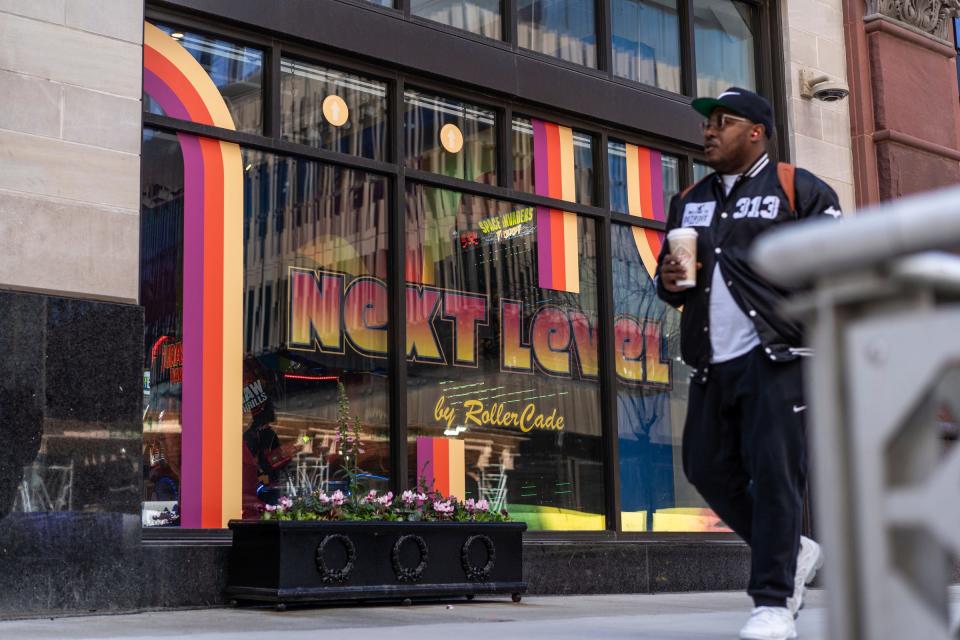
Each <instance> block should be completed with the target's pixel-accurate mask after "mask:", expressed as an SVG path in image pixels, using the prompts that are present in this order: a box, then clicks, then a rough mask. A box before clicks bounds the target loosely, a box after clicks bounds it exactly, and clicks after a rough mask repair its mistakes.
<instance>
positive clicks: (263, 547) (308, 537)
mask: <svg viewBox="0 0 960 640" xmlns="http://www.w3.org/2000/svg"><path fill="white" fill-rule="evenodd" d="M230 528H231V529H232V530H233V547H232V548H231V550H230V567H229V573H228V577H227V589H226V593H227V596H228V597H230V598H231V599H233V600H236V601H244V600H258V601H266V602H274V603H277V604H278V605H283V604H285V603H297V602H326V601H337V600H371V599H385V598H386V599H400V600H405V599H408V598H410V599H412V598H416V597H438V596H455V595H463V596H467V597H472V596H474V595H478V594H491V593H509V594H511V595H512V596H513V599H514V600H515V601H519V599H520V594H522V593H525V592H526V590H527V585H526V583H525V582H523V532H524V530H526V528H527V525H526V524H525V523H523V522H506V523H470V522H291V521H276V520H268V521H258V522H250V521H239V520H234V521H231V522H230Z"/></svg>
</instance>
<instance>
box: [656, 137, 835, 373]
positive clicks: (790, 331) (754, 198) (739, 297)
mask: <svg viewBox="0 0 960 640" xmlns="http://www.w3.org/2000/svg"><path fill="white" fill-rule="evenodd" d="M794 185H795V202H796V207H797V210H796V211H791V210H790V204H789V200H788V199H787V194H786V193H785V192H784V190H783V188H782V187H781V186H780V181H779V179H778V177H777V165H776V163H775V162H773V161H771V160H770V158H769V157H768V155H767V154H766V153H764V154H763V155H762V156H760V157H759V158H758V159H757V160H756V162H754V163H753V165H751V167H750V168H749V169H747V170H746V171H745V172H744V173H743V175H742V176H741V177H740V179H739V180H738V181H737V183H736V184H735V185H734V186H733V189H731V190H730V195H728V196H724V194H723V181H722V180H721V178H720V176H719V175H717V174H716V173H714V174H711V175H709V176H707V177H706V178H704V179H703V180H701V181H700V182H698V183H697V184H696V185H694V187H693V188H692V189H690V191H689V192H688V193H687V194H686V195H683V196H681V195H677V196H674V198H673V200H672V201H671V203H670V214H669V217H668V218H667V231H668V232H669V231H670V230H671V229H674V228H676V227H694V228H696V230H697V234H698V235H697V261H698V262H700V263H702V264H703V267H702V268H701V269H700V270H699V271H698V272H697V285H696V286H695V287H693V288H691V289H687V290H685V291H681V292H677V293H672V292H670V291H667V290H666V289H664V288H663V284H662V283H661V282H660V277H659V276H660V270H659V269H660V268H659V266H658V268H657V294H658V295H659V296H660V298H661V299H662V300H664V301H665V302H667V303H669V304H671V305H673V306H674V307H680V306H682V307H683V314H682V317H681V322H680V329H681V332H680V339H681V354H682V356H683V360H684V362H686V363H687V364H688V365H690V366H691V367H693V369H694V374H693V378H694V380H697V381H700V382H706V379H707V374H708V372H709V366H710V360H711V357H712V348H711V346H710V333H709V330H710V317H709V312H710V284H711V282H713V270H714V269H715V268H716V266H717V265H718V264H719V265H720V266H721V267H722V269H723V275H724V277H725V278H726V284H727V288H728V289H729V290H730V294H731V295H732V296H733V299H734V300H735V301H736V303H737V304H738V305H739V306H740V308H741V309H742V310H743V312H744V313H745V314H747V316H748V317H749V318H750V319H751V320H753V323H754V325H755V326H756V328H757V334H758V335H759V337H760V342H761V344H762V345H763V347H764V349H765V350H766V352H767V354H768V355H769V357H770V358H771V359H772V360H777V361H788V360H793V359H795V358H797V357H798V356H800V355H805V354H808V353H809V350H806V349H804V348H803V334H802V331H801V327H800V325H799V324H798V323H797V322H795V321H794V320H792V319H790V318H787V317H784V316H783V315H782V314H781V313H780V308H781V303H782V302H783V301H784V300H785V298H786V297H787V296H788V295H789V294H790V293H791V291H789V290H787V289H784V288H782V287H779V286H777V285H774V284H772V283H770V282H768V281H767V280H765V279H763V278H762V277H760V276H759V275H758V274H757V273H755V272H754V270H753V269H752V268H751V266H750V262H749V258H750V249H751V247H752V245H753V242H754V240H756V238H757V236H759V235H760V234H762V233H764V232H766V231H768V230H770V229H773V228H775V227H778V226H780V225H783V224H788V223H793V222H797V221H798V220H803V219H807V218H820V217H826V218H834V219H837V220H839V219H840V216H841V214H840V203H839V201H838V199H837V194H836V193H835V192H834V190H833V189H831V188H830V187H829V186H828V185H827V184H826V183H824V182H823V181H822V180H820V179H819V178H817V177H816V176H814V175H813V174H812V173H810V172H809V171H805V170H803V169H799V168H798V169H796V173H795V178H794ZM811 249H812V248H811ZM668 253H669V246H668V243H666V242H664V243H663V250H662V251H661V253H660V257H659V261H658V264H659V265H662V264H663V259H664V257H665V256H666V255H668ZM811 259H816V258H815V256H814V253H813V251H811Z"/></svg>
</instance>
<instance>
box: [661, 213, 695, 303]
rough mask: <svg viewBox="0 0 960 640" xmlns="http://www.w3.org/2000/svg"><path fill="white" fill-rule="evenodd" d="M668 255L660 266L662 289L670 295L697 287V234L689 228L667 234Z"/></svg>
mask: <svg viewBox="0 0 960 640" xmlns="http://www.w3.org/2000/svg"><path fill="white" fill-rule="evenodd" d="M667 242H669V243H670V253H669V254H668V255H667V256H666V257H665V258H664V259H663V264H662V265H661V266H660V281H661V282H662V283H663V288H664V289H666V290H667V291H670V292H672V293H677V292H680V291H683V290H685V289H690V288H691V287H695V286H696V285H697V269H698V268H699V266H700V265H699V263H698V262H697V232H696V230H695V229H691V228H689V227H680V228H678V229H674V230H672V231H671V232H670V233H668V234H667Z"/></svg>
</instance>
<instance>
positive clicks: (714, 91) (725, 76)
mask: <svg viewBox="0 0 960 640" xmlns="http://www.w3.org/2000/svg"><path fill="white" fill-rule="evenodd" d="M753 15H754V9H753V8H752V7H751V6H750V5H749V4H747V3H745V2H738V0H693V35H694V41H695V46H696V56H697V95H699V96H710V97H716V96H718V95H720V94H721V93H722V92H723V91H725V90H726V89H728V88H729V87H743V88H744V89H750V90H751V91H755V90H756V88H757V71H756V54H755V52H754V38H753V22H754V19H753Z"/></svg>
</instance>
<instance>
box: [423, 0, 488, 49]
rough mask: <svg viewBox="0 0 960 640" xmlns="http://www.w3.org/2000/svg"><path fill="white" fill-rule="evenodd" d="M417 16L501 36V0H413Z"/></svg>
mask: <svg viewBox="0 0 960 640" xmlns="http://www.w3.org/2000/svg"><path fill="white" fill-rule="evenodd" d="M410 11H411V13H413V15H415V16H420V17H422V18H429V19H430V20H436V21H437V22H442V23H443V24H448V25H450V26H451V27H456V28H457V29H463V30H464V31H470V32H471V33H476V34H478V35H481V36H486V37H488V38H496V39H498V40H499V39H500V38H501V33H502V32H501V30H500V0H411V2H410Z"/></svg>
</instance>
